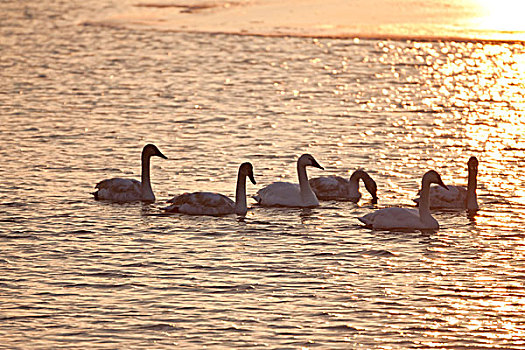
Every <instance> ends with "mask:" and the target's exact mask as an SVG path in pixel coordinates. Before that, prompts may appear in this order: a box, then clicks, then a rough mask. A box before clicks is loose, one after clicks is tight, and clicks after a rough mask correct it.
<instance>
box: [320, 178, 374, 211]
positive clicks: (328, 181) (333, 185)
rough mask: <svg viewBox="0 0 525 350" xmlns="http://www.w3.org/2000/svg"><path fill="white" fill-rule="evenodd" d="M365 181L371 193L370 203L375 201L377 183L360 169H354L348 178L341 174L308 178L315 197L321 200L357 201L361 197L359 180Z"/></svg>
mask: <svg viewBox="0 0 525 350" xmlns="http://www.w3.org/2000/svg"><path fill="white" fill-rule="evenodd" d="M360 179H362V180H363V182H364V183H365V187H366V189H367V191H368V192H369V193H370V194H371V195H372V203H374V204H375V203H377V184H376V182H375V181H374V180H373V179H372V178H371V177H370V175H368V173H367V172H366V171H364V170H362V169H358V170H356V171H354V173H353V174H352V175H351V176H350V179H349V180H346V179H344V178H342V177H341V176H335V175H331V176H323V177H316V178H313V179H310V186H311V187H312V190H313V191H314V193H315V195H316V196H317V198H319V199H321V200H338V201H350V202H354V203H357V202H358V201H359V199H361V192H359V180H360Z"/></svg>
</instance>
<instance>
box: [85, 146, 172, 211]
mask: <svg viewBox="0 0 525 350" xmlns="http://www.w3.org/2000/svg"><path fill="white" fill-rule="evenodd" d="M153 156H157V157H161V158H164V159H168V157H166V156H165V155H164V154H162V152H161V151H159V149H158V148H157V146H155V145H152V144H147V145H146V146H144V148H143V149H142V157H141V160H142V175H141V181H137V180H135V179H121V178H117V177H116V178H113V179H107V180H103V181H100V182H99V183H98V184H97V185H96V186H95V188H97V191H95V192H93V195H94V196H95V199H97V200H109V201H113V202H134V201H144V202H155V195H154V194H153V190H152V189H151V183H150V177H149V163H150V158H151V157H153Z"/></svg>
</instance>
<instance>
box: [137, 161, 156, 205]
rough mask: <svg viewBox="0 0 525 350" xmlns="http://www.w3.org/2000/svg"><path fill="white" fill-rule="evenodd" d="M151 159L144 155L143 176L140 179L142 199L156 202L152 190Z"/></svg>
mask: <svg viewBox="0 0 525 350" xmlns="http://www.w3.org/2000/svg"><path fill="white" fill-rule="evenodd" d="M149 168H150V157H149V156H146V155H144V154H143V155H142V174H141V177H140V180H141V187H142V199H143V200H146V201H154V200H155V196H154V195H153V190H152V189H151V181H150V174H149Z"/></svg>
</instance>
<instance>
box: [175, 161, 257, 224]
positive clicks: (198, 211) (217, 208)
mask: <svg viewBox="0 0 525 350" xmlns="http://www.w3.org/2000/svg"><path fill="white" fill-rule="evenodd" d="M246 177H249V178H250V181H251V182H252V183H253V184H254V185H255V184H256V182H255V179H254V178H253V166H252V164H251V163H242V164H241V166H240V167H239V174H238V175H237V188H236V190H235V202H234V201H232V200H231V199H230V198H228V197H226V196H225V195H222V194H219V193H212V192H193V193H183V194H181V195H180V196H175V197H173V198H172V199H170V200H169V201H168V203H172V204H171V205H170V206H168V207H167V208H166V211H168V212H175V213H183V214H190V215H227V214H237V215H242V216H244V215H246V212H247V211H248V206H247V204H246Z"/></svg>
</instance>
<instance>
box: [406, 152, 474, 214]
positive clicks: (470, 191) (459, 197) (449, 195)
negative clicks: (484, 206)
mask: <svg viewBox="0 0 525 350" xmlns="http://www.w3.org/2000/svg"><path fill="white" fill-rule="evenodd" d="M478 164H479V163H478V159H477V158H476V157H470V159H469V160H468V162H467V168H468V184H467V187H464V186H448V190H446V189H444V188H442V187H437V186H432V187H430V208H466V209H468V210H478V209H479V205H478V198H477V195H476V187H477V182H478V181H477V175H478ZM414 201H415V202H416V203H419V198H416V199H415V200H414Z"/></svg>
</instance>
